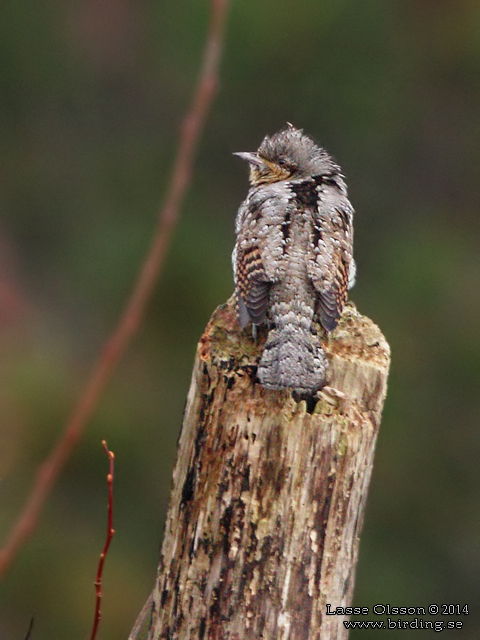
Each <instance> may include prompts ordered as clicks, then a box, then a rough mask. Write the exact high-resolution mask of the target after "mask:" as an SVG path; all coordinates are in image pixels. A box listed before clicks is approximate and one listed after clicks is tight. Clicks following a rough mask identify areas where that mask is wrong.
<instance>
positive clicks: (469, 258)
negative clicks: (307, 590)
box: [0, 0, 480, 640]
mask: <svg viewBox="0 0 480 640" xmlns="http://www.w3.org/2000/svg"><path fill="white" fill-rule="evenodd" d="M208 15H209V4H208V2H207V1H206V0H204V1H202V2H198V1H195V2H194V1H193V0H184V1H178V0H175V1H174V0H164V1H163V2H153V1H150V2H141V1H138V0H137V1H135V2H134V1H133V0H130V1H129V0H83V1H80V0H78V1H73V0H72V1H69V2H68V1H67V2H58V1H54V0H50V1H48V0H47V2H38V1H37V0H16V1H15V2H14V1H13V0H4V1H3V2H2V3H1V5H0V380H1V384H0V413H1V420H0V478H1V483H0V534H1V539H2V540H3V539H4V538H5V535H6V533H7V531H8V530H9V528H10V527H11V525H12V523H13V522H14V521H15V517H16V516H17V514H18V513H19V509H20V506H21V505H22V503H23V501H24V499H25V497H26V495H27V491H28V489H29V487H30V486H31V483H32V481H33V479H34V473H35V470H36V469H37V467H38V465H39V463H40V462H41V461H42V460H43V458H44V456H45V455H46V454H47V452H48V451H49V450H50V448H51V447H52V444H53V442H54V441H55V439H56V438H57V436H58V434H59V433H60V430H61V428H62V425H63V423H64V422H65V419H66V417H67V416H68V414H69V412H70V410H71V407H72V405H73V403H74V402H75V400H76V398H77V397H78V394H79V391H80V389H81V388H82V386H83V384H84V382H85V381H86V379H87V376H88V374H89V371H90V369H91V367H92V363H93V362H94V361H95V359H96V357H97V355H98V353H99V349H100V348H101V346H102V345H103V344H104V341H105V339H106V337H107V336H108V334H109V332H110V331H111V329H112V328H113V326H114V325H115V322H116V319H117V318H118V315H119V313H120V310H121V309H122V307H123V304H124V301H125V298H126V296H127V295H128V293H129V292H130V290H131V287H132V284H133V282H134V280H135V277H136V274H137V270H138V265H139V263H140V262H141V260H142V256H144V254H145V252H146V250H147V248H148V246H149V243H150V240H151V237H152V231H153V228H154V224H155V218H156V211H157V208H158V205H159V204H160V202H161V200H162V197H163V195H164V193H165V189H166V185H167V182H168V179H169V176H170V172H171V167H172V158H173V155H174V150H175V145H176V141H177V133H178V129H179V125H180V122H181V119H182V116H183V115H184V113H185V111H186V109H187V106H188V104H189V101H190V98H191V96H192V91H193V86H194V83H195V81H196V78H197V75H198V69H199V61H200V54H201V50H202V45H203V42H204V37H205V31H206V26H207V22H208ZM479 116H480V3H478V1H476V0H456V1H455V2H452V1H451V0H450V1H448V0H390V1H387V0H365V1H363V2H358V1H357V0H295V1H294V0H261V1H259V0H244V1H243V2H240V1H239V0H237V1H236V2H234V3H233V6H232V11H231V14H230V20H229V28H228V34H227V42H226V49H225V55H224V60H223V64H222V73H221V85H220V93H219V95H218V98H217V100H216V102H215V104H214V109H213V112H212V114H211V115H210V117H209V121H208V124H207V127H206V130H205V134H204V137H203V139H202V143H201V145H200V149H199V152H198V156H197V162H196V171H195V175H194V179H193V183H192V185H191V188H190V191H189V194H188V197H187V201H186V204H185V207H184V210H183V212H182V217H181V222H180V225H179V228H178V230H177V233H176V236H175V239H174V242H173V245H172V247H171V251H170V255H169V259H168V264H167V266H166V269H165V273H164V276H163V278H162V281H161V284H160V286H159V287H158V290H157V292H156V294H155V297H154V299H153V301H152V303H151V305H150V307H149V312H148V316H147V319H146V322H145V324H144V326H143V328H142V330H141V332H140V334H139V335H138V337H137V338H136V339H135V342H134V344H133V347H132V348H131V349H130V350H129V353H128V355H127V357H126V358H125V359H124V360H123V362H122V364H121V366H120V367H119V368H118V370H117V372H116V374H115V376H114V379H113V381H112V383H111V384H110V386H109V388H108V391H107V393H106V394H105V395H104V397H103V399H102V402H101V406H100V408H99V410H98V411H97V413H96V415H95V418H94V420H93V421H92V423H91V424H90V425H89V428H88V432H87V435H86V437H85V438H84V440H83V441H82V443H81V444H80V446H79V447H78V448H77V450H76V451H75V455H74V457H73V459H72V460H71V461H70V463H69V465H68V468H67V469H66V471H65V473H64V474H63V476H62V478H61V480H60V483H59V484H58V485H57V487H56V488H55V491H54V492H53V495H52V496H51V498H50V500H49V502H48V506H47V508H46V510H45V512H44V514H43V516H42V519H41V522H40V526H39V529H38V531H37V533H36V535H35V537H34V539H33V540H32V541H30V542H29V543H28V545H27V546H26V547H25V548H24V549H23V550H22V552H21V554H20V556H19V558H18V560H17V562H16V563H15V566H14V567H13V568H12V570H11V571H10V573H9V575H8V576H7V578H6V579H5V580H4V582H3V583H2V584H1V586H0V638H1V639H2V640H21V639H22V638H23V637H24V635H25V633H26V630H27V627H28V623H29V620H30V617H31V616H32V615H33V614H34V615H35V620H36V623H35V632H34V636H33V640H47V639H48V640H51V639H52V638H69V640H74V639H75V638H79V639H83V638H86V637H87V636H89V633H90V630H91V625H92V618H93V608H94V588H93V581H94V577H95V572H96V566H97V561H98V555H99V553H100V551H101V548H102V546H103V542H104V536H105V529H106V502H107V499H106V496H107V489H106V482H105V476H106V473H107V460H106V457H105V454H104V452H103V450H102V448H101V440H102V439H103V438H105V439H107V441H108V444H109V446H110V448H111V449H113V450H114V452H115V454H116V481H115V528H116V531H117V533H116V536H115V538H114V540H113V543H112V546H111V550H110V554H109V556H108V559H107V563H106V569H105V575H104V605H103V620H102V625H101V631H100V636H99V637H100V638H101V639H103V640H110V639H111V640H113V639H120V638H127V636H128V633H129V631H130V629H131V627H132V624H133V622H134V620H135V618H136V615H137V613H138V612H139V610H140V609H141V607H142V605H143V603H144V601H145V600H146V598H147V596H148V594H149V592H150V590H151V588H152V585H153V581H154V575H155V569H156V564H157V555H158V548H159V543H160V539H161V533H162V526H163V518H164V511H165V507H166V504H167V500H168V494H169V485H170V478H171V472H172V465H173V459H174V454H175V446H176V439H177V436H178V432H179V428H180V424H181V419H182V410H183V406H184V402H185V398H186V394H187V390H188V386H189V377H190V372H191V367H192V362H193V356H194V351H195V346H196V343H197V340H198V338H199V336H200V335H201V333H202V330H203V328H204V326H205V324H206V322H207V321H208V319H209V316H210V314H211V312H212V311H213V309H214V308H215V307H216V306H217V305H218V304H220V303H222V302H224V301H225V300H226V299H227V298H228V297H229V296H230V294H231V292H232V275H231V266H230V253H231V249H232V246H233V242H234V233H233V224H234V217H235V214H236V210H237V208H238V205H239V204H240V202H241V200H242V199H243V197H244V196H245V194H246V191H247V169H246V167H245V166H244V164H243V163H242V162H241V161H240V160H238V159H237V158H235V157H234V156H232V152H233V151H247V150H254V149H256V148H257V146H258V144H259V143H260V141H261V139H262V138H263V136H264V135H265V134H266V133H273V132H274V131H276V130H277V129H279V128H280V127H281V126H283V125H284V124H285V122H286V121H287V120H288V121H289V122H292V123H293V124H294V125H296V126H297V127H303V128H304V129H305V131H306V132H307V133H309V134H310V135H311V136H312V137H314V138H315V139H316V140H317V141H318V142H320V143H321V144H322V145H324V146H325V147H326V149H327V150H328V151H329V152H330V153H332V154H333V155H334V157H335V158H336V159H337V161H338V162H339V163H340V164H341V166H342V168H343V170H344V172H345V174H346V176H347V181H348V185H349V191H350V196H351V200H352V202H353V205H354V207H355V209H356V211H357V216H356V221H355V234H356V235H355V252H356V259H357V263H358V280H357V285H356V287H355V289H354V290H353V291H352V295H351V297H352V299H353V301H354V302H355V303H356V304H357V306H358V308H359V310H360V311H361V312H362V313H364V314H366V315H368V316H370V317H371V318H372V319H373V320H374V321H375V322H377V323H378V324H379V326H380V327H381V329H382V330H383V332H384V333H385V335H386V337H387V339H388V340H389V342H390V344H391V347H392V354H393V360H392V370H391V376H390V381H389V393H388V398H387V403H386V406H385V411H384V417H383V422H382V428H381V431H380V437H379V441H378V447H377V452H376V460H375V468H374V473H373V477H372V483H371V489H370V495H369V499H368V507H367V513H366V519H365V526H364V530H363V535H362V543H361V549H360V562H359V567H358V573H357V587H356V594H355V603H356V604H358V605H361V606H368V607H371V606H372V605H373V604H375V603H390V604H391V605H398V606H425V607H427V606H428V605H429V604H431V603H436V604H438V605H441V604H443V603H447V604H457V603H458V604H461V605H462V606H463V605H465V604H468V605H469V608H470V615H469V616H460V617H459V616H456V617H453V619H455V620H456V619H459V620H460V619H461V620H462V621H463V622H464V629H463V630H461V631H446V632H445V634H446V635H447V637H448V638H458V639H462V640H463V639H464V638H467V637H468V638H473V637H477V636H478V633H479V630H480V605H479V601H478V594H479V593H480V473H479V469H480V465H479V457H480V455H479V454H480V429H479V421H480V393H479V381H480V295H479V282H480V259H479V224H478V217H479V216H478V203H479V197H478V196H479V169H480V152H479V139H480V117H479ZM368 618H369V619H370V618H371V616H369V617H368ZM404 619H409V618H404ZM437 619H441V616H438V617H437ZM449 619H452V618H449ZM385 633H386V632H378V631H357V632H354V633H352V634H351V638H352V639H353V640H357V639H358V640H360V638H362V639H364V640H368V639H371V640H374V639H375V638H378V637H380V636H381V637H385ZM432 633H434V632H430V635H431V634H432ZM428 635H429V634H428V632H426V631H423V632H421V631H418V632H414V631H407V632H406V631H390V632H389V633H388V635H387V636H386V637H389V638H390V637H391V638H392V639H393V638H397V637H398V638H405V637H408V638H410V637H412V638H414V637H419V638H420V637H422V638H423V637H425V636H428Z"/></svg>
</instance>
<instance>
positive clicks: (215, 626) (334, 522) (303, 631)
mask: <svg viewBox="0 0 480 640" xmlns="http://www.w3.org/2000/svg"><path fill="white" fill-rule="evenodd" d="M264 341H265V336H264V335H263V336H262V335H260V336H259V338H258V340H257V342H254V341H253V340H252V338H251V334H250V331H249V330H248V329H247V330H244V331H241V330H240V328H239V326H238V323H237V321H236V315H235V309H234V302H233V299H231V300H230V301H229V302H228V303H227V304H226V305H223V306H221V307H219V308H218V309H217V310H216V311H215V313H214V314H213V316H212V319H211V320H210V322H209V324H208V326H207V328H206V331H205V333H204V335H203V336H202V338H201V340H200V343H199V345H198V350H197V356H196V360H195V365H194V370H193V376H192V383H191V387H190V391H189V394H188V400H187V406H186V410H185V416H184V421H183V428H182V432H181V436H180V440H179V444H178V453H177V461H176V465H175V470H174V474H173V488H172V495H171V499H170V507H169V511H168V516H167V522H166V526H165V535H164V540H163V547H162V552H161V559H160V565H159V570H158V577H157V582H156V586H155V588H154V590H153V593H152V596H151V598H150V600H149V602H148V603H147V605H146V606H145V608H144V611H143V612H142V615H141V617H140V618H139V621H138V622H137V625H136V627H135V629H134V631H133V632H132V635H131V636H130V638H131V639H132V640H133V639H135V640H139V639H140V638H148V639H149V640H153V639H160V638H162V639H169V640H173V639H179V640H197V639H198V640H202V639H205V640H206V639H207V638H208V639H209V640H213V639H215V640H217V639H218V640H246V639H247V638H248V639H258V638H262V639H263V640H281V639H284V640H287V639H289V640H314V639H315V640H319V639H320V638H321V640H334V639H335V640H340V639H343V638H346V637H347V635H348V632H347V630H346V629H345V628H344V625H343V621H344V620H345V619H346V617H344V616H337V615H334V616H331V615H326V604H327V603H328V604H330V605H331V607H332V609H333V610H334V609H335V608H336V607H337V606H339V607H346V606H349V605H350V604H351V601H352V595H353V586H354V577H355V567H356V563H357V557H358V544H359V534H360V529H361V524H362V519H363V512H364V507H365V501H366V496H367V489H368V484H369V481H370V475H371V470H372V463H373V455H374V448H375V442H376V438H377V433H378V428H379V424H380V416H381V410H382V406H383V402H384V399H385V394H386V383H387V375H388V368H389V359H390V358H389V347H388V344H387V342H386V341H385V339H384V337H383V336H382V334H381V332H380V330H379V329H378V327H377V326H376V325H375V324H373V323H372V322H371V321H370V320H369V319H367V318H365V317H363V316H361V315H359V314H358V312H357V311H356V309H355V307H354V306H353V305H351V304H348V305H347V306H346V307H345V309H344V312H343V315H342V318H341V321H340V323H339V325H338V327H337V329H336V330H335V331H334V332H333V333H332V334H331V335H330V338H329V340H328V341H326V342H325V344H324V348H325V351H326V353H327V357H328V358H329V361H330V367H329V379H328V386H326V387H325V388H324V389H323V390H322V391H321V392H319V393H318V394H317V396H318V398H317V399H316V401H315V400H312V401H308V402H306V401H305V400H302V401H300V402H296V401H295V400H294V398H293V397H292V393H291V392H288V391H269V390H266V389H264V388H262V387H261V386H260V384H259V383H258V380H256V377H255V373H256V365H257V362H258V359H259V357H260V354H261V351H262V346H263V343H264Z"/></svg>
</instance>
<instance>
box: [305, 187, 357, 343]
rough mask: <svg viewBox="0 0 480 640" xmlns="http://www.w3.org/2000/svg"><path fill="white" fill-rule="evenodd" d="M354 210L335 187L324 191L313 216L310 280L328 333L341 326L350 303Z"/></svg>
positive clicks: (320, 316) (309, 266) (319, 314)
mask: <svg viewBox="0 0 480 640" xmlns="http://www.w3.org/2000/svg"><path fill="white" fill-rule="evenodd" d="M352 219H353V209H352V206H351V204H350V202H349V201H348V199H347V197H346V196H345V195H343V194H341V193H340V192H339V191H338V190H337V189H336V188H333V187H332V188H330V187H329V188H325V189H324V190H323V191H322V193H321V194H320V199H319V206H318V209H317V210H316V211H315V212H314V215H313V217H312V228H311V230H310V242H311V246H312V248H313V252H312V254H311V259H309V260H308V261H307V269H308V274H309V277H310V280H311V282H312V285H313V287H314V289H315V290H316V292H317V294H318V297H317V309H316V311H317V315H318V319H319V321H320V324H321V325H322V326H323V328H324V329H325V330H326V331H333V329H335V327H336V326H337V324H338V321H339V319H340V315H341V313H342V310H343V307H344V305H345V302H346V301H347V295H348V285H349V276H350V268H351V265H352V264H353V255H352V253H353V227H352Z"/></svg>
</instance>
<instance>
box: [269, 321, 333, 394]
mask: <svg viewBox="0 0 480 640" xmlns="http://www.w3.org/2000/svg"><path fill="white" fill-rule="evenodd" d="M326 369H327V359H326V357H325V353H324V352H323V349H322V347H321V345H320V340H319V337H318V335H316V334H315V333H312V332H311V330H310V328H308V329H307V328H306V327H305V326H302V324H300V323H298V324H297V323H288V324H286V325H284V326H283V327H282V328H274V329H271V330H270V332H269V334H268V338H267V342H266V344H265V349H264V352H263V355H262V357H261V359H260V363H259V365H258V371H257V375H258V378H259V380H260V382H261V384H262V386H264V387H266V388H267V389H293V390H295V391H297V392H299V393H300V394H313V393H315V392H316V391H317V390H318V389H320V388H321V387H322V386H323V385H324V384H325V372H326Z"/></svg>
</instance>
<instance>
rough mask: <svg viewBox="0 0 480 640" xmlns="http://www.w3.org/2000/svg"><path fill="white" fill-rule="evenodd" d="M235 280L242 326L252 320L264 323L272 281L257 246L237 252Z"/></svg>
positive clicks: (239, 319) (255, 322)
mask: <svg viewBox="0 0 480 640" xmlns="http://www.w3.org/2000/svg"><path fill="white" fill-rule="evenodd" d="M235 280H236V291H237V301H238V321H239V324H240V326H241V327H245V326H246V325H247V324H248V323H249V322H250V321H251V322H253V323H254V324H262V323H263V322H265V320H266V316H267V307H268V294H269V289H270V281H269V279H268V277H267V274H266V273H265V267H264V265H263V261H262V256H261V254H260V250H259V248H258V247H257V246H252V247H249V248H247V249H243V250H240V251H238V252H237V256H236V278H235Z"/></svg>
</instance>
